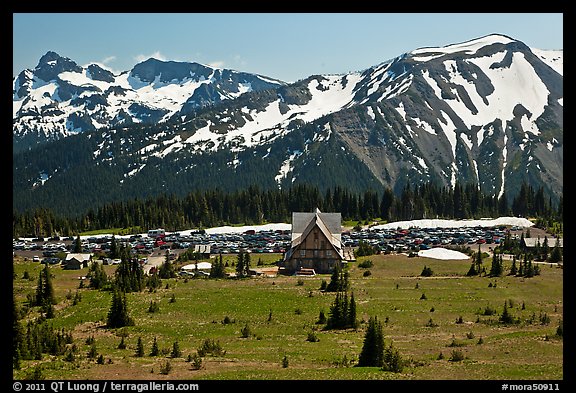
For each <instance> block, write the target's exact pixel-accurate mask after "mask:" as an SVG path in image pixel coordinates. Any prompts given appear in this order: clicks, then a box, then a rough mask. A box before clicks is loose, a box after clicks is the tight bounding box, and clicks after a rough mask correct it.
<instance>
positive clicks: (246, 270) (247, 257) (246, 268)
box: [244, 252, 251, 276]
mask: <svg viewBox="0 0 576 393" xmlns="http://www.w3.org/2000/svg"><path fill="white" fill-rule="evenodd" d="M250 262H251V261H250V253H248V252H246V253H244V275H245V276H249V275H250Z"/></svg>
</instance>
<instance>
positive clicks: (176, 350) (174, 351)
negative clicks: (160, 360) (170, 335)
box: [170, 341, 182, 358]
mask: <svg viewBox="0 0 576 393" xmlns="http://www.w3.org/2000/svg"><path fill="white" fill-rule="evenodd" d="M180 356H182V351H181V350H180V345H179V344H178V341H175V342H174V344H172V352H170V357H172V358H179V357H180Z"/></svg>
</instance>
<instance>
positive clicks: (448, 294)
mask: <svg viewBox="0 0 576 393" xmlns="http://www.w3.org/2000/svg"><path fill="white" fill-rule="evenodd" d="M266 258H267V259H266V262H265V263H268V262H269V261H268V259H270V260H273V259H275V258H276V256H268V257H266ZM364 259H366V258H359V259H358V261H357V262H356V263H353V264H351V266H350V267H349V273H350V282H351V291H352V292H353V293H354V298H355V301H356V304H357V317H358V319H359V320H360V325H359V328H358V329H357V330H354V329H347V330H324V329H323V328H324V325H320V324H317V323H316V321H317V320H318V316H319V313H320V311H324V313H325V314H326V316H328V311H329V308H330V305H331V304H332V303H333V301H334V298H335V294H334V293H324V292H322V291H320V290H319V288H320V286H321V283H322V281H323V280H325V281H327V282H329V281H330V276H329V275H318V276H315V277H288V276H276V277H263V276H261V277H252V278H245V279H218V280H212V279H189V280H185V279H183V278H177V279H170V280H162V289H158V290H156V291H155V292H149V291H143V292H140V293H130V294H128V295H127V299H128V309H129V312H130V315H131V316H132V317H133V318H134V320H135V325H134V326H130V327H126V328H122V329H107V328H106V327H105V323H106V316H107V313H108V310H109V308H110V304H111V293H110V292H105V291H97V290H91V289H78V285H79V281H80V280H79V279H78V277H79V276H83V275H85V274H86V273H87V269H83V270H80V271H66V270H62V269H61V268H60V267H52V268H51V269H52V272H53V274H54V279H53V283H54V287H55V290H56V297H57V300H58V304H57V305H56V317H55V318H54V319H53V320H52V324H53V327H54V328H65V329H71V330H72V335H73V338H74V343H75V344H76V345H77V347H78V348H79V352H78V355H77V356H76V359H75V360H74V361H73V362H69V361H65V360H64V359H63V357H62V356H60V357H52V356H49V355H44V357H43V359H42V360H40V361H32V360H31V361H23V362H22V367H21V369H20V370H14V372H13V375H14V378H16V379H22V378H26V377H27V376H28V375H30V373H31V372H32V370H33V369H34V368H35V367H36V366H37V365H39V366H40V367H41V370H42V371H41V372H42V376H43V377H45V378H46V379H92V380H99V379H143V380H146V379H151V380H162V379H194V380H195V379H198V380H201V379H213V380H373V379H377V380H387V379H400V380H499V379H506V380H560V379H562V378H563V341H562V338H560V337H558V336H557V335H556V330H557V327H558V326H559V323H560V321H561V320H562V313H563V299H562V292H563V270H562V269H561V268H558V267H549V266H542V268H541V274H540V275H539V276H536V277H533V278H520V277H509V276H504V277H499V278H490V277H464V274H465V273H466V272H467V271H468V268H469V267H470V261H453V260H452V261H443V260H433V259H426V258H421V257H416V258H408V257H406V256H404V255H378V256H371V257H368V259H371V260H372V261H373V263H374V264H373V266H372V267H370V268H368V269H364V268H360V267H358V263H359V262H362V261H363V260H364ZM256 261H257V257H256V256H255V255H253V256H252V265H253V266H255V265H256ZM485 263H486V264H487V265H488V266H487V268H488V270H489V264H490V261H488V260H487V261H485ZM424 265H426V266H429V267H431V268H432V270H433V272H434V274H433V276H432V277H420V273H421V272H422V269H423V267H424ZM105 267H106V269H107V271H108V273H109V274H110V275H112V274H113V270H114V269H115V267H114V266H105ZM505 267H506V270H507V268H508V267H509V266H505ZM40 269H41V267H40V265H39V264H38V263H32V262H30V261H24V260H22V259H19V258H16V259H15V260H14V270H15V278H14V293H15V297H16V300H17V302H18V303H19V304H23V303H24V302H25V301H26V295H27V294H28V293H33V292H34V291H35V289H36V285H37V278H38V274H39V272H40ZM229 269H230V271H233V267H230V268H229ZM366 270H369V271H370V273H371V274H370V275H368V276H365V275H364V272H365V271H366ZM25 271H27V272H28V274H29V275H30V276H31V278H30V279H24V278H23V275H24V272H25ZM77 290H78V291H79V293H80V294H81V295H82V299H81V301H80V302H79V303H78V304H76V305H72V301H71V300H69V299H67V297H66V295H67V294H68V293H69V292H71V293H75V292H76V291H77ZM423 295H424V296H423ZM172 297H174V299H175V301H174V302H171V301H170V299H171V298H172ZM423 297H425V299H423ZM151 301H156V302H158V304H159V306H160V311H159V312H156V313H149V312H148V306H149V304H150V302H151ZM505 302H506V303H507V305H509V306H511V307H510V308H509V311H510V312H511V313H512V315H513V316H514V317H516V318H518V319H519V320H520V323H518V324H515V325H510V326H507V325H503V324H500V323H498V317H499V314H500V313H501V312H502V310H503V307H504V303H505ZM486 307H492V308H493V309H495V310H497V314H496V315H491V316H487V315H483V312H484V310H485V309H486ZM544 314H545V315H547V316H548V317H549V319H550V322H549V323H545V324H542V323H541V322H540V319H539V317H540V316H542V315H544ZM35 315H37V311H36V310H34V309H32V310H31V311H30V313H29V314H28V318H30V317H33V316H35ZM371 316H376V317H378V319H379V320H380V321H381V322H382V324H383V332H384V340H385V345H389V344H390V343H392V344H393V345H394V347H395V348H397V349H398V350H399V352H400V354H401V356H402V358H403V360H404V362H405V366H404V369H403V371H402V372H401V373H392V372H385V371H381V370H379V369H378V368H360V367H352V366H353V365H354V364H355V361H356V360H357V358H358V355H359V354H360V351H361V349H362V344H363V340H364V333H365V329H366V325H367V321H368V319H369V318H370V317H371ZM226 317H227V319H229V320H230V323H223V321H224V319H225V318H226ZM430 322H432V325H434V326H428V325H430ZM457 322H461V323H457ZM245 327H248V328H249V330H250V334H249V335H248V337H243V335H242V330H243V328H245ZM312 332H313V333H314V334H315V335H316V337H317V338H318V339H319V341H317V342H311V341H308V340H307V338H308V335H309V333H312ZM122 334H124V335H125V343H126V344H127V347H126V349H118V344H119V343H120V340H121V335H122ZM91 336H93V337H94V338H95V344H96V347H97V351H98V354H101V355H103V357H104V359H105V360H106V362H105V364H97V363H96V361H95V360H90V359H88V357H87V355H86V354H87V353H88V351H89V349H90V346H89V345H87V344H86V343H85V340H86V338H88V337H91ZM139 337H140V338H141V339H142V341H143V343H144V351H145V356H143V357H137V356H135V351H136V343H137V341H138V338H139ZM154 338H156V339H157V343H158V345H159V347H160V350H161V355H160V356H149V353H150V350H151V348H152V343H153V340H154ZM205 339H212V340H214V341H215V342H217V343H219V344H220V346H221V348H222V349H223V350H224V351H225V354H224V355H221V356H210V355H208V356H205V357H204V358H202V368H201V369H199V370H194V369H192V366H191V363H190V362H188V361H187V357H188V355H195V354H196V352H197V349H198V348H199V347H200V346H201V345H202V343H203V342H204V340H205ZM175 342H177V343H178V346H179V347H180V349H181V351H182V356H181V357H178V358H171V357H170V356H169V353H170V351H171V349H172V347H173V344H174V343H175ZM440 354H442V356H440ZM453 355H460V356H461V357H462V359H461V360H458V361H453V360H451V357H452V356H453ZM283 359H286V360H287V361H288V365H287V367H284V365H283V362H282V361H283ZM167 363H169V364H170V366H171V370H170V372H169V373H168V374H162V373H161V370H162V368H163V367H164V366H165V365H166V364H167Z"/></svg>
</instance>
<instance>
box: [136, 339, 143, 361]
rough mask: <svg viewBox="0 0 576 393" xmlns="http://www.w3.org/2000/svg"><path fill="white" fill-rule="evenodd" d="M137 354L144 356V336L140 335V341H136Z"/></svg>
mask: <svg viewBox="0 0 576 393" xmlns="http://www.w3.org/2000/svg"><path fill="white" fill-rule="evenodd" d="M136 356H137V357H139V358H141V357H142V356H144V343H143V342H142V337H140V336H138V342H137V343H136Z"/></svg>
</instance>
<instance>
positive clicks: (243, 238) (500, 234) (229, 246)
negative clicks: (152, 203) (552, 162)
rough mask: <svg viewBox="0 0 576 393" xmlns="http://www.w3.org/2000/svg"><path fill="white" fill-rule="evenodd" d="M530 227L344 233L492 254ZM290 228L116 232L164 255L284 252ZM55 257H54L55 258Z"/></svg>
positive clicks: (24, 249) (39, 246) (140, 250)
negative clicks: (200, 249) (204, 250)
mask: <svg viewBox="0 0 576 393" xmlns="http://www.w3.org/2000/svg"><path fill="white" fill-rule="evenodd" d="M523 230H525V229H524V228H519V227H514V226H512V227H509V226H508V227H506V226H500V227H461V228H417V227H415V228H409V229H379V230H369V229H368V230H362V231H344V232H343V233H342V243H343V244H344V246H346V247H357V246H358V245H359V243H360V241H365V242H367V243H369V244H371V245H372V246H374V247H375V248H377V249H378V250H380V251H383V252H385V251H389V252H409V251H419V250H424V249H429V248H432V247H449V246H458V245H459V246H467V247H470V248H472V249H473V250H477V248H478V247H480V249H481V250H482V251H485V252H488V253H490V252H491V251H492V250H493V249H494V248H495V247H496V246H498V244H499V243H500V242H501V241H502V239H503V238H504V237H505V236H506V234H507V233H510V235H511V236H512V237H514V238H519V237H520V235H521V234H522V232H523ZM530 231H531V236H532V237H537V236H540V237H541V238H543V237H544V236H545V235H546V233H545V232H544V231H543V230H541V229H538V228H530ZM290 237H291V234H290V231H288V230H275V231H272V230H270V231H259V232H257V231H254V230H249V231H246V232H245V233H221V234H207V233H205V232H204V231H191V232H190V231H187V232H186V233H185V234H184V233H178V232H172V233H170V232H166V233H165V235H164V236H161V237H150V236H147V235H132V236H116V237H115V239H116V241H117V242H119V243H120V244H124V245H125V246H127V247H130V248H131V250H132V252H133V253H134V254H137V255H139V256H144V257H145V256H162V255H165V253H166V250H170V252H171V253H173V254H174V255H175V257H177V256H178V254H180V253H181V252H184V251H186V250H188V249H189V248H191V247H192V248H194V247H196V246H200V245H208V246H209V249H210V253H211V254H212V255H215V254H220V253H222V254H237V253H239V252H240V251H243V252H250V253H256V254H257V253H284V252H286V251H287V250H288V249H289V247H290ZM112 239H113V237H112V236H111V235H105V236H89V237H82V238H81V241H82V252H89V253H95V254H98V253H101V254H105V252H106V251H109V250H110V247H111V244H112ZM73 244H74V238H65V239H59V238H58V239H55V238H52V239H16V240H14V241H13V250H14V255H19V256H22V257H26V258H29V259H33V258H34V257H36V258H37V259H38V260H39V261H40V260H42V261H45V262H46V263H57V259H56V255H57V254H58V253H61V252H65V253H69V252H72V250H73ZM50 258H53V259H50Z"/></svg>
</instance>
